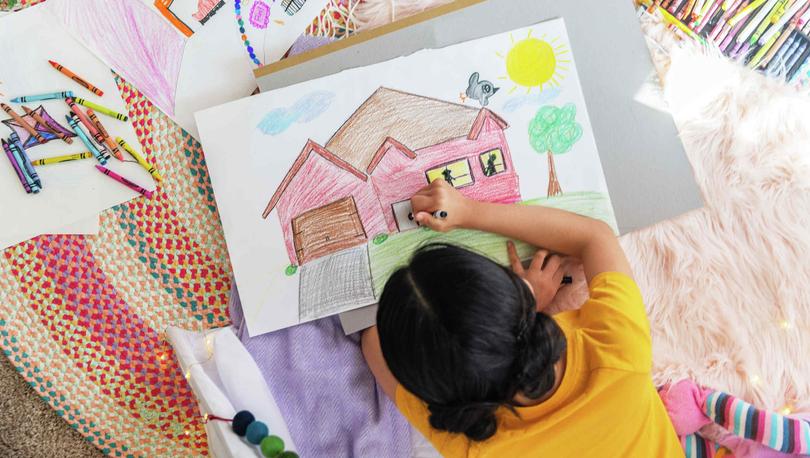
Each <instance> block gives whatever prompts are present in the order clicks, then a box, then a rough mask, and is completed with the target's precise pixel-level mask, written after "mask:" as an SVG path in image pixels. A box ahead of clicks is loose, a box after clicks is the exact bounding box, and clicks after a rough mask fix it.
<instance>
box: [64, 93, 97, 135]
mask: <svg viewBox="0 0 810 458" xmlns="http://www.w3.org/2000/svg"><path fill="white" fill-rule="evenodd" d="M65 103H66V104H68V106H69V107H70V111H72V112H73V113H75V114H76V116H77V117H78V118H79V121H81V123H82V124H84V127H86V128H87V132H89V133H90V135H91V136H92V137H95V136H96V135H99V132H98V129H97V128H96V125H95V124H93V123H92V122H90V119H89V118H88V117H87V115H85V114H84V112H83V111H82V109H81V108H79V107H78V106H77V105H76V102H75V101H74V99H72V98H70V97H68V98H66V99H65Z"/></svg>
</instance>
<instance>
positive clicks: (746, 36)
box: [737, 0, 786, 43]
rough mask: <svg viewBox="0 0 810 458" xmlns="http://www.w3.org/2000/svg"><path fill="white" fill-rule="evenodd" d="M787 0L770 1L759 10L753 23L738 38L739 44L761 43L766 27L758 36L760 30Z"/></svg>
mask: <svg viewBox="0 0 810 458" xmlns="http://www.w3.org/2000/svg"><path fill="white" fill-rule="evenodd" d="M785 1H786V0H768V2H767V3H766V4H765V6H763V7H762V8H760V9H759V11H758V12H757V13H756V14H755V15H754V17H753V18H752V19H751V21H749V22H748V24H746V26H745V27H744V28H743V30H742V32H740V34H739V35H738V36H737V43H742V42H744V41H750V40H751V39H754V40H753V43H756V42H757V41H759V36H760V35H761V34H762V33H764V32H765V27H767V24H766V25H765V27H763V28H762V32H760V33H759V34H757V31H759V30H760V27H761V26H762V23H763V22H767V20H768V18H770V17H772V16H771V15H772V14H773V10H774V9H775V8H776V7H777V6H778V5H781V4H783V3H784V2H785Z"/></svg>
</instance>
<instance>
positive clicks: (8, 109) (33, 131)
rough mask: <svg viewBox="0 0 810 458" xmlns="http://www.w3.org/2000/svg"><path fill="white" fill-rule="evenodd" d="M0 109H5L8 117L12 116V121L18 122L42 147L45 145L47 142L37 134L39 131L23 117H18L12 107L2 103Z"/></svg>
mask: <svg viewBox="0 0 810 458" xmlns="http://www.w3.org/2000/svg"><path fill="white" fill-rule="evenodd" d="M0 107H2V108H3V111H5V112H6V114H7V115H9V116H11V119H13V120H15V121H17V124H19V125H20V127H22V128H23V129H25V130H26V131H28V133H29V134H31V135H32V136H33V137H34V138H36V139H37V141H38V142H39V144H40V145H43V144H45V143H46V142H47V140H45V138H43V137H42V135H40V134H39V132H37V130H36V129H35V128H34V127H33V126H32V125H30V124H28V123H27V122H26V121H25V119H23V117H22V116H20V115H18V114H17V113H16V112H15V111H14V110H12V109H11V107H10V106H8V105H6V104H5V103H2V102H0Z"/></svg>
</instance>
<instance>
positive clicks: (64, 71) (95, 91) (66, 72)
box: [48, 60, 104, 97]
mask: <svg viewBox="0 0 810 458" xmlns="http://www.w3.org/2000/svg"><path fill="white" fill-rule="evenodd" d="M48 63H49V64H51V67H53V68H55V69H56V70H57V71H58V72H59V73H61V74H63V75H65V76H67V77H68V78H70V79H72V80H73V81H75V82H77V83H79V84H80V85H81V86H83V87H84V88H85V89H87V90H88V91H90V92H92V93H93V94H96V95H97V96H99V97H101V96H103V95H104V92H103V91H102V90H101V89H99V88H97V87H95V86H93V85H92V84H90V83H88V82H87V80H85V79H84V78H82V77H80V76H79V75H77V74H75V73H73V72H72V71H70V70H69V69H67V68H65V67H64V66H62V65H59V64H58V63H56V62H54V61H52V60H49V61H48Z"/></svg>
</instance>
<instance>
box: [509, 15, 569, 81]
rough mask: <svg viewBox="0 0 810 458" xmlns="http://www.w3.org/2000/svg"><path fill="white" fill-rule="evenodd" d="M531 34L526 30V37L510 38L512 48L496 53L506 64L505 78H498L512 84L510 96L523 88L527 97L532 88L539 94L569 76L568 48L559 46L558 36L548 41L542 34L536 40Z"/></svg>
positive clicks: (565, 45)
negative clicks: (520, 38)
mask: <svg viewBox="0 0 810 458" xmlns="http://www.w3.org/2000/svg"><path fill="white" fill-rule="evenodd" d="M532 33H533V30H529V34H528V35H527V36H526V38H524V39H522V40H520V41H517V42H516V41H515V37H514V36H513V35H510V38H511V41H512V43H511V45H512V47H511V49H510V50H509V51H508V52H507V53H506V54H505V55H504V54H503V53H497V54H498V57H500V58H501V59H503V60H505V61H506V75H503V76H500V77H499V78H498V79H501V80H511V81H512V82H513V83H514V86H512V88H511V89H510V90H509V93H510V94H512V93H514V92H515V91H516V90H517V89H518V88H520V87H523V88H526V93H527V94H530V93H531V92H532V90H533V89H534V88H538V89H539V90H540V92H542V91H543V90H544V89H547V88H549V87H559V86H560V83H561V82H562V81H563V80H564V79H565V77H566V75H567V74H568V71H569V68H570V67H569V65H570V64H571V58H570V53H571V50H570V49H569V48H568V45H567V44H566V43H561V42H560V39H559V37H557V38H551V39H549V38H547V37H546V35H543V36H541V37H539V38H538V37H533V36H532Z"/></svg>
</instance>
